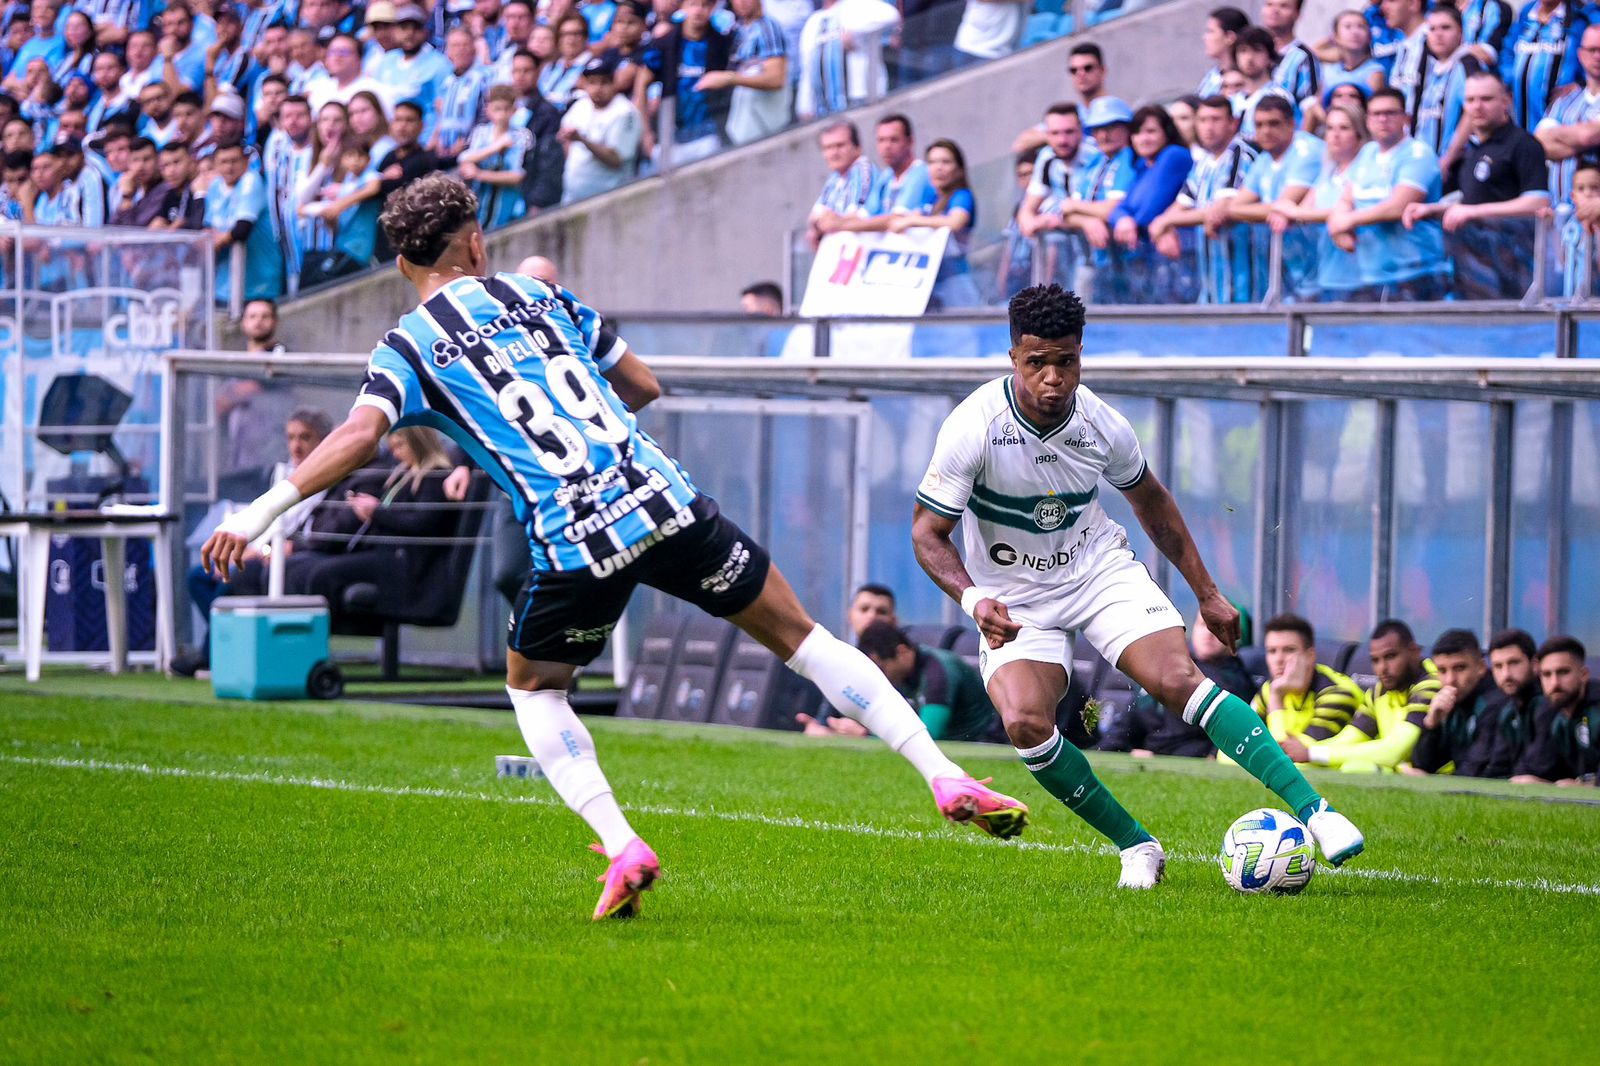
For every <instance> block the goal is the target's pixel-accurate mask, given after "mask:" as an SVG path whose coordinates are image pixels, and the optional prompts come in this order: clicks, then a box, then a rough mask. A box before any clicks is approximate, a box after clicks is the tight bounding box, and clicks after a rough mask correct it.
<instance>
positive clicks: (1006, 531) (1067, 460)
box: [917, 375, 1146, 606]
mask: <svg viewBox="0 0 1600 1066" xmlns="http://www.w3.org/2000/svg"><path fill="white" fill-rule="evenodd" d="M1145 471H1146V464H1145V459H1144V453H1143V452H1142V451H1141V450H1140V448H1139V440H1138V438H1137V437H1136V436H1134V432H1133V427H1132V426H1131V425H1129V424H1128V420H1127V419H1126V418H1124V417H1122V415H1121V414H1120V413H1118V412H1117V411H1116V410H1115V409H1113V408H1112V407H1111V406H1110V405H1109V404H1107V403H1105V402H1104V401H1103V400H1101V399H1100V397H1098V396H1096V395H1095V394H1094V393H1093V392H1091V391H1089V389H1088V388H1087V387H1086V386H1084V385H1079V386H1078V390H1077V392H1076V394H1075V395H1074V397H1073V404H1072V411H1071V413H1070V414H1069V415H1068V416H1067V420H1066V421H1065V422H1063V423H1062V424H1061V425H1060V426H1057V427H1056V428H1055V429H1051V430H1048V431H1046V430H1041V429H1040V428H1039V427H1038V426H1036V425H1034V424H1033V423H1032V422H1030V421H1029V420H1028V418H1027V417H1026V416H1025V415H1023V413H1022V411H1021V410H1020V409H1019V408H1018V407H1017V404H1016V399H1015V397H1014V396H1013V395H1012V388H1011V377H1010V375H1007V376H1006V377H1003V378H999V379H997V380H995V381H991V382H989V383H988V384H986V385H983V386H981V387H980V388H979V389H978V390H977V391H976V392H974V393H973V394H972V395H970V396H968V397H967V398H966V399H965V400H963V401H961V403H960V404H959V405H958V406H957V407H956V409H955V410H954V411H952V412H951V413H950V417H949V418H947V419H945V422H944V425H943V426H942V427H940V430H939V440H938V442H937V443H936V444H935V445H934V449H933V460H932V462H930V463H929V464H928V472H927V474H925V475H924V476H923V478H922V484H921V485H919V486H918V488H917V502H918V503H920V504H921V505H922V506H924V507H926V508H928V509H929V510H930V511H934V512H936V513H938V514H941V515H943V516H945V517H946V518H951V519H958V518H965V521H963V522H962V523H961V526H962V544H963V547H964V549H965V552H964V554H965V556H966V565H967V572H968V573H969V574H971V575H972V580H973V581H974V582H975V583H976V584H977V585H978V586H979V587H980V588H982V589H985V590H986V591H989V592H992V593H994V594H996V595H997V596H998V597H999V598H1000V599H1001V600H1002V601H1003V602H1004V603H1006V604H1007V606H1021V605H1025V604H1029V603H1034V602H1038V601H1040V600H1041V599H1043V598H1044V597H1045V596H1046V595H1054V594H1058V593H1059V592H1060V591H1061V590H1062V589H1063V588H1064V587H1071V586H1076V585H1078V584H1080V583H1081V582H1083V581H1084V580H1085V579H1086V578H1089V577H1091V576H1092V574H1093V571H1094V565H1095V560H1096V559H1097V558H1098V557H1099V556H1100V554H1101V551H1102V550H1106V549H1120V548H1126V547H1127V544H1128V537H1127V533H1126V532H1125V531H1124V530H1123V528H1122V527H1121V526H1120V525H1118V524H1117V523H1116V522H1113V521H1112V520H1111V518H1110V517H1109V516H1107V514H1106V512H1105V510H1104V509H1103V508H1102V507H1101V506H1100V501H1099V494H1100V479H1101V478H1104V479H1105V480H1106V482H1107V483H1109V484H1110V485H1111V486H1112V487H1114V488H1117V489H1130V488H1132V487H1133V486H1135V485H1137V484H1138V483H1139V482H1140V481H1141V480H1142V479H1143V478H1144V476H1145Z"/></svg>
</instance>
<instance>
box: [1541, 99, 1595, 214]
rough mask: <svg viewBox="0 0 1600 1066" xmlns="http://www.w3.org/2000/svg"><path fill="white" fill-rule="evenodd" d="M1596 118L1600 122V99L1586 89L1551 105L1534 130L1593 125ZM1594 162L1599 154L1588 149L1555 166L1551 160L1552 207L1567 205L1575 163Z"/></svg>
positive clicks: (1576, 164)
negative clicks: (1584, 123) (1553, 205)
mask: <svg viewBox="0 0 1600 1066" xmlns="http://www.w3.org/2000/svg"><path fill="white" fill-rule="evenodd" d="M1596 119H1600V96H1597V95H1591V94H1590V93H1589V91H1588V90H1587V89H1579V90H1578V91H1577V92H1571V93H1568V94H1567V95H1565V96H1563V97H1562V98H1561V99H1559V100H1557V101H1555V102H1554V103H1552V104H1551V105H1550V110H1549V111H1548V112H1546V113H1545V116H1544V118H1542V119H1540V120H1539V125H1538V127H1537V128H1538V129H1541V130H1543V129H1549V128H1551V127H1553V126H1572V125H1576V124H1577V123H1580V122H1594V121H1595V120H1596ZM1596 160H1600V151H1596V150H1595V149H1592V148H1591V149H1590V150H1588V151H1586V152H1580V153H1579V154H1578V155H1577V156H1574V157H1573V158H1571V159H1563V160H1561V161H1560V162H1559V163H1557V162H1555V161H1551V162H1550V163H1549V167H1550V198H1551V201H1552V202H1553V203H1556V204H1563V203H1568V202H1570V201H1571V200H1572V173H1573V171H1575V170H1577V169H1578V164H1579V163H1590V162H1594V161H1596Z"/></svg>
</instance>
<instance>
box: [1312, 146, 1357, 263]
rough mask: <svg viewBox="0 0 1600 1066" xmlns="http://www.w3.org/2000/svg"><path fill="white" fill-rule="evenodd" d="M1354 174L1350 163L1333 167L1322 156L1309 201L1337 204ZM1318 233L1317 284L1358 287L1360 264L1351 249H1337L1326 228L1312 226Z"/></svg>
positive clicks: (1326, 206)
mask: <svg viewBox="0 0 1600 1066" xmlns="http://www.w3.org/2000/svg"><path fill="white" fill-rule="evenodd" d="M1354 173H1355V164H1354V163H1351V164H1350V165H1349V166H1347V167H1345V168H1344V170H1342V171H1336V170H1335V169H1334V162H1333V160H1332V159H1329V158H1324V159H1323V161H1322V169H1321V170H1319V171H1318V172H1317V180H1316V181H1315V182H1313V183H1312V185H1311V202H1312V204H1313V205H1314V206H1315V207H1318V208H1320V209H1322V210H1324V211H1326V210H1330V209H1332V208H1335V207H1338V206H1339V201H1340V200H1341V199H1343V197H1344V191H1345V189H1346V188H1347V187H1348V186H1349V184H1350V178H1351V175H1352V174H1354ZM1315 232H1316V236H1317V284H1318V285H1319V286H1320V287H1321V288H1323V289H1326V290H1328V291H1330V292H1335V293H1339V292H1349V291H1350V290H1351V289H1358V288H1360V287H1361V267H1360V265H1359V264H1358V263H1357V262H1356V257H1355V255H1354V254H1353V253H1351V252H1346V251H1344V250H1342V249H1340V248H1339V247H1338V246H1336V245H1335V244H1334V243H1333V238H1332V237H1330V236H1328V227H1327V226H1322V225H1318V226H1316V227H1315Z"/></svg>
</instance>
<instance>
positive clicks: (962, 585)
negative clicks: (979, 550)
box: [911, 503, 1022, 648]
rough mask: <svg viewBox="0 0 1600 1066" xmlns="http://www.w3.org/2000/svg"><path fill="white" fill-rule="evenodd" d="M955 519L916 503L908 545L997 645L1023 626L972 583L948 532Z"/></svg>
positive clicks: (929, 572) (952, 529)
mask: <svg viewBox="0 0 1600 1066" xmlns="http://www.w3.org/2000/svg"><path fill="white" fill-rule="evenodd" d="M955 528H956V520H955V519H953V518H946V517H945V516H944V515H942V514H937V513H935V512H934V511H931V510H929V509H928V508H926V507H924V506H922V504H920V503H919V504H917V505H916V510H915V511H914V512H913V513H912V516H911V548H912V550H913V551H914V552H915V553H916V556H917V565H918V566H920V567H922V569H923V571H924V572H925V573H926V574H927V575H928V576H929V577H931V578H932V579H933V583H934V584H935V585H938V586H939V588H940V590H941V591H943V592H944V594H945V595H946V596H949V597H950V598H951V599H952V600H955V601H956V602H957V603H959V604H961V609H962V610H963V611H965V612H966V613H967V614H968V615H970V616H971V617H972V620H973V621H974V622H977V623H978V631H979V632H980V633H982V634H983V635H984V637H985V638H986V639H987V640H988V642H989V647H991V648H998V647H1000V646H1001V645H1002V644H1005V643H1007V642H1008V641H1011V640H1013V639H1015V638H1016V635H1017V634H1018V633H1020V632H1021V631H1022V626H1021V625H1020V624H1019V623H1017V622H1013V621H1012V620H1011V612H1010V611H1008V610H1006V605H1005V604H1003V603H1001V602H1000V601H999V600H997V599H995V598H993V597H992V596H989V595H986V594H984V592H983V590H981V589H978V588H977V586H976V585H975V584H974V583H973V580H972V575H971V574H969V573H967V566H966V564H965V563H963V562H962V561H961V553H960V552H958V551H956V546H955V544H954V543H953V542H952V541H951V540H950V534H951V533H953V532H955Z"/></svg>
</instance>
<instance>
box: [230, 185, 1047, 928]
mask: <svg viewBox="0 0 1600 1066" xmlns="http://www.w3.org/2000/svg"><path fill="white" fill-rule="evenodd" d="M382 225H383V228H384V232H385V234H386V236H387V237H388V238H389V240H390V242H391V243H392V244H393V245H394V247H395V249H396V250H397V251H398V252H399V267H400V271H401V273H402V274H404V275H405V276H406V279H407V280H409V281H410V282H411V283H412V284H413V285H415V286H416V289H417V296H418V299H419V300H420V303H419V304H418V305H417V307H416V309H415V310H413V311H411V312H410V313H409V314H407V315H405V316H404V317H402V318H401V320H400V323H399V325H397V326H396V327H395V328H394V329H392V330H390V331H389V333H388V334H386V335H385V337H384V339H383V341H382V343H380V344H379V345H378V346H377V347H376V348H375V349H374V350H373V353H372V362H371V363H370V364H369V367H368V372H367V381H366V384H365V385H364V386H363V387H362V390H361V395H360V396H358V397H357V399H356V405H355V406H354V407H353V408H352V409H351V411H350V415H349V417H348V418H347V419H346V421H345V423H344V424H343V425H342V426H340V427H339V428H338V429H335V430H334V431H333V432H332V433H331V434H329V435H328V436H327V437H326V438H325V439H324V440H323V442H322V444H320V445H319V446H318V447H317V448H316V450H315V451H313V452H312V453H311V454H310V455H309V456H307V457H306V459H305V460H304V461H303V462H302V463H301V464H300V465H299V466H297V467H295V469H294V473H293V474H292V475H291V476H290V478H289V479H288V480H287V481H281V482H279V483H278V484H277V485H275V486H273V487H272V488H271V489H270V490H268V491H267V493H266V494H264V495H263V496H262V497H261V498H260V499H258V500H256V501H255V502H254V503H252V504H251V505H250V506H249V507H247V508H246V509H245V510H244V511H242V512H240V513H239V514H238V515H235V516H234V517H232V518H229V519H228V520H227V521H226V522H224V523H223V524H222V525H221V526H219V527H218V530H217V532H216V533H215V534H213V535H212V537H211V538H210V540H208V541H207V542H206V544H205V546H204V548H203V549H202V551H201V559H202V562H203V563H204V565H205V566H206V567H207V568H208V569H210V570H212V571H213V572H214V573H216V574H217V576H219V577H222V578H224V579H226V577H227V575H228V571H229V569H230V568H233V567H237V566H238V565H239V564H240V562H241V561H242V559H243V558H244V551H245V548H246V547H247V546H248V545H249V543H250V542H251V541H252V540H254V539H255V538H256V537H258V536H260V535H261V533H262V531H264V530H265V529H266V528H267V526H268V525H269V524H270V523H271V522H272V521H273V519H275V518H276V517H277V516H278V515H279V514H281V513H282V512H283V511H285V510H287V509H288V508H290V507H292V506H294V505H295V503H296V502H298V501H299V500H301V499H303V498H305V497H308V496H311V495H312V494H314V493H317V492H320V491H322V490H323V489H326V488H328V487H329V486H331V485H333V484H334V483H336V482H337V481H339V480H340V479H341V478H343V477H344V476H346V475H347V474H348V473H350V472H351V471H354V470H356V469H358V468H359V467H360V466H361V465H362V463H363V462H365V461H366V459H367V458H368V457H369V456H370V455H371V454H372V452H373V451H374V449H376V447H377V445H378V442H379V441H380V440H381V439H382V438H383V436H384V435H385V434H386V433H388V432H389V431H390V430H391V429H393V428H395V427H396V426H406V425H431V426H434V427H435V428H437V429H440V430H442V431H444V432H445V433H446V434H448V435H449V436H451V437H452V438H453V439H455V440H456V441H457V442H458V443H460V444H461V445H462V447H464V448H466V449H467V451H468V452H469V453H470V454H472V455H474V456H476V457H478V460H479V463H480V465H481V466H482V467H483V469H484V470H485V471H486V472H488V473H489V474H490V476H491V477H493V478H494V480H495V482H496V483H497V484H499V485H500V487H501V488H502V489H504V490H505V491H506V492H507V493H508V494H509V495H511V497H512V501H513V503H514V504H515V506H516V510H517V515H518V517H519V518H521V519H523V520H524V521H525V522H526V523H527V528H528V533H529V540H530V547H531V549H532V554H533V570H532V573H531V574H530V575H529V577H528V579H527V580H526V582H525V583H524V584H523V588H522V592H521V594H520V595H519V596H518V598H517V607H516V611H515V613H513V615H512V617H511V626H510V635H509V638H508V643H509V645H510V646H509V650H508V652H507V655H506V672H507V685H506V688H507V691H508V693H509V694H510V696H511V703H512V706H513V707H514V708H515V710H516V714H517V725H518V726H519V727H520V728H521V730H522V734H523V737H524V739H526V741H527V743H528V747H529V750H530V751H532V752H533V755H534V757H535V758H536V759H538V761H539V766H540V768H541V769H543V770H544V773H545V775H546V776H547V777H548V778H549V780H550V783H551V785H553V786H554V787H555V790H556V792H557V793H559V794H560V796H561V798H562V799H563V800H565V801H566V803H567V805H568V806H569V807H571V808H572V809H573V810H574V811H576V812H577V813H578V814H579V815H580V816H581V817H582V818H583V819H584V821H586V822H588V823H589V825H590V826H591V827H592V828H593V829H594V831H595V832H596V834H598V835H599V837H600V843H599V844H597V845H595V848H596V850H598V851H601V852H602V854H604V855H605V856H606V857H607V858H608V859H609V860H610V865H609V866H608V868H607V870H606V873H605V874H604V875H603V877H602V880H603V881H604V883H605V888H604V889H603V890H602V892H601V895H600V902H599V904H598V905H597V906H596V907H595V911H594V917H595V918H596V919H597V920H598V919H601V918H607V917H611V916H613V915H623V916H625V915H631V914H633V913H635V912H636V911H637V909H638V905H639V894H640V893H641V892H643V891H644V890H645V889H647V888H649V887H650V886H651V883H652V882H654V881H655V879H656V877H657V876H659V874H660V864H659V863H658V862H657V859H656V855H655V852H653V851H652V850H651V849H650V847H649V845H647V844H645V842H644V841H643V840H641V839H640V838H639V835H638V834H637V833H636V832H634V830H633V827H632V826H631V825H629V823H628V819H627V818H626V816H624V815H623V813H622V809H621V808H620V807H619V806H618V805H617V801H616V799H615V798H614V797H613V795H612V792H611V786H610V784H609V783H607V781H606V778H605V774H604V773H602V772H601V770H600V763H599V761H598V760H597V759H596V757H595V748H594V740H593V739H592V738H591V737H590V735H589V731H588V730H587V729H585V728H584V726H583V723H582V722H581V721H579V720H578V718H577V716H576V715H574V714H573V713H572V708H571V706H570V705H569V704H568V702H567V688H568V686H569V684H570V683H571V681H572V676H573V673H574V672H575V671H576V669H577V667H579V666H582V665H584V664H586V663H589V662H591V661H593V659H594V658H595V656H596V655H598V654H599V653H600V650H601V649H602V648H604V647H605V642H606V638H607V636H608V635H609V634H610V632H611V630H612V627H613V626H614V625H615V624H616V622H617V619H618V618H620V617H621V615H622V611H623V610H624V609H625V608H626V606H627V602H628V598H629V596H630V595H631V593H632V591H633V590H634V588H636V587H637V586H638V585H641V584H645V585H649V586H651V587H652V588H658V589H661V590H662V591H665V592H667V593H668V594H669V595H673V596H676V597H678V598H679V599H683V600H685V601H687V602H689V603H692V604H694V605H695V606H697V607H700V608H701V609H703V610H705V611H707V612H708V613H711V614H714V615H717V616H719V617H725V618H727V619H728V620H729V621H731V622H732V623H733V624H734V625H737V626H739V627H740V628H741V629H743V630H744V631H745V632H747V633H749V634H750V635H751V636H753V637H754V638H755V639H756V640H758V641H760V642H761V643H762V644H763V645H765V646H766V647H767V648H769V649H770V650H771V651H772V652H774V653H775V654H777V655H778V656H779V657H781V658H782V659H783V660H784V661H785V662H786V663H787V664H788V665H789V667H790V668H791V669H793V670H794V671H795V672H797V673H799V674H800V675H802V676H803V677H805V678H807V679H809V680H810V681H812V682H814V683H816V684H817V686H818V687H820V688H821V689H822V691H823V693H824V695H826V696H827V697H828V701H829V702H830V703H832V704H833V706H834V707H835V708H836V709H837V710H838V711H839V713H841V714H844V715H848V716H849V717H851V718H854V719H856V720H857V721H859V722H860V723H861V724H862V725H864V726H866V727H867V728H868V729H869V730H871V731H872V732H873V733H876V734H877V735H878V736H879V737H881V738H882V739H883V740H884V741H885V742H886V743H888V744H889V746H890V747H892V748H893V749H894V750H895V751H898V752H899V753H900V754H901V755H903V756H905V757H906V758H907V759H908V760H909V761H910V762H911V763H912V765H914V766H915V767H916V768H917V770H918V771H920V772H921V773H922V775H923V778H924V780H926V781H927V782H928V784H929V786H930V787H931V788H932V790H933V794H934V799H935V802H936V803H937V804H938V806H939V810H940V812H941V813H942V814H943V815H944V816H945V817H946V818H949V819H950V820H951V821H955V822H971V823H973V824H974V825H976V826H978V827H979V828H980V829H983V830H984V831H985V832H988V833H991V834H993V835H995V836H1000V837H1009V836H1015V835H1016V834H1017V833H1020V832H1021V831H1022V829H1023V827H1024V826H1026V825H1027V821H1028V809H1027V807H1026V806H1024V805H1023V804H1021V803H1019V802H1017V801H1016V800H1014V799H1012V798H1010V797H1009V796H1003V795H1001V794H1000V793H998V792H995V791H993V790H992V789H989V788H986V787H984V784H985V783H984V782H979V781H974V780H973V779H972V778H971V777H969V776H968V775H967V774H966V773H965V772H964V771H962V769H961V768H960V767H958V766H957V765H956V764H955V763H953V762H951V761H950V760H949V759H948V758H947V757H946V756H945V755H944V753H942V752H941V751H940V750H939V748H938V746H937V745H936V744H934V742H933V739H932V738H931V737H930V736H929V735H928V730H927V727H926V726H924V725H923V724H922V720H921V719H920V718H918V717H917V714H916V712H915V711H913V710H912V709H911V706H910V705H909V704H908V703H906V701H905V698H904V697H903V696H901V695H900V694H899V693H898V692H896V691H895V689H894V686H893V685H892V684H890V682H889V680H888V679H887V678H886V677H884V675H883V673H882V672H881V671H879V670H878V668H877V667H876V666H874V665H873V664H872V661H871V660H870V659H868V658H867V657H866V656H865V655H863V654H862V653H861V652H860V651H858V650H856V649H855V648H854V647H852V646H850V645H849V644H846V643H845V642H844V641H842V640H839V639H838V638H836V637H834V636H833V635H832V634H830V633H829V632H828V631H827V630H826V629H824V628H823V627H822V626H820V625H818V624H817V623H816V622H814V621H812V619H811V618H810V616H809V615H807V614H806V611H805V608H803V607H801V606H800V602H799V601H798V600H797V599H796V598H795V594H794V591H793V589H791V588H790V587H789V583H788V582H787V581H785V580H784V578H783V575H782V574H780V573H779V572H778V569H777V567H775V566H773V565H772V563H771V558H770V557H769V556H768V554H767V552H766V549H765V548H763V547H762V546H761V545H760V544H758V543H756V541H754V540H753V539H751V537H750V536H749V534H747V533H745V532H743V531H742V530H740V529H739V527H738V526H736V525H734V524H733V523H732V522H731V521H729V520H728V519H727V518H726V517H725V516H723V515H722V514H721V513H720V512H719V510H718V508H717V504H716V501H715V500H713V499H711V498H710V497H709V496H706V495H704V494H702V493H700V492H699V491H698V490H697V489H696V488H695V487H694V485H693V484H692V483H691V482H690V481H689V478H688V475H687V474H685V473H684V472H683V469H682V468H681V467H679V466H678V464H677V463H676V462H674V461H673V460H672V459H671V458H670V457H669V456H667V455H666V453H665V452H663V451H662V450H661V448H660V447H659V446H658V445H657V444H656V443H655V441H653V440H651V439H650V437H649V435H648V434H646V433H644V432H643V431H641V430H640V429H639V426H638V423H637V421H636V420H635V418H634V414H633V411H634V410H635V409H637V408H639V407H642V406H644V405H645V404H646V403H648V402H650V401H651V400H652V399H654V398H655V397H656V396H657V395H658V394H659V392H660V388H659V386H658V385H657V384H656V381H655V376H654V375H653V374H651V373H650V369H649V368H648V367H647V366H645V364H644V362H643V361H642V360H640V359H639V357H638V356H636V355H634V354H633V353H632V352H630V351H629V350H628V347H627V345H626V344H625V343H623V342H622V340H621V339H620V338H618V337H617V336H616V334H615V333H612V332H611V330H610V329H608V328H607V327H606V326H605V324H604V322H603V321H602V320H601V318H600V316H599V315H598V314H596V313H595V312H594V311H593V310H592V309H590V308H588V307H585V306H584V305H583V304H581V303H579V302H578V300H577V299H576V298H575V297H573V295H572V294H571V293H569V292H567V291H566V290H565V289H563V288H561V287H560V286H556V285H550V284H548V283H546V282H543V281H540V280H538V279H537V278H532V277H527V276H525V275H521V274H495V275H492V276H486V275H488V258H487V255H486V254H485V252H484V246H483V230H482V229H481V228H480V226H479V224H478V201H477V198H476V197H475V196H473V195H472V192H471V191H470V190H469V189H468V188H467V187H466V185H464V184H463V183H462V182H460V181H458V180H456V179H454V178H450V177H446V176H444V175H442V174H436V175H430V176H428V177H425V178H422V179H420V180H419V181H416V182H414V183H412V184H411V185H408V186H406V187H405V188H404V189H402V190H400V191H399V192H396V193H394V194H392V195H391V196H390V197H389V200H388V203H387V205H386V206H385V209H384V213H383V216H382Z"/></svg>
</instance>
